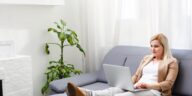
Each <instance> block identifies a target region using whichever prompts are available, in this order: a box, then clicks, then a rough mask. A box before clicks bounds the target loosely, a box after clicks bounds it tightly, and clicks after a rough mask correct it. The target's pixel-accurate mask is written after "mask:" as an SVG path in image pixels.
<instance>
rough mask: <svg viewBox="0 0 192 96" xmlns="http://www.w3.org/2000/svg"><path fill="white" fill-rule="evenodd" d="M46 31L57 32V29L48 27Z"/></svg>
mask: <svg viewBox="0 0 192 96" xmlns="http://www.w3.org/2000/svg"><path fill="white" fill-rule="evenodd" d="M48 32H55V33H58V32H59V31H58V30H57V29H55V28H48Z"/></svg>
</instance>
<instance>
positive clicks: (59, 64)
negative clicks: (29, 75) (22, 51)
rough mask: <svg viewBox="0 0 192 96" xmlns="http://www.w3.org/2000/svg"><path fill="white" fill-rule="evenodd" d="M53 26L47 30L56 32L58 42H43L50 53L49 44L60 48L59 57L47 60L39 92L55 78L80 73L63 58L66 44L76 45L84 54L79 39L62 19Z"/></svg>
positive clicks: (45, 90)
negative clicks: (47, 64) (44, 81)
mask: <svg viewBox="0 0 192 96" xmlns="http://www.w3.org/2000/svg"><path fill="white" fill-rule="evenodd" d="M55 25H56V26H55V27H50V28H48V32H53V33H56V35H57V37H58V39H59V41H60V42H59V43H46V44H45V53H46V54H48V55H49V54H50V51H49V45H56V46H58V47H59V48H60V50H61V51H60V58H59V60H52V61H49V66H48V68H47V70H46V72H45V75H46V79H47V80H46V83H45V85H44V86H43V87H42V89H41V93H42V94H45V93H47V90H48V87H49V83H50V82H51V81H53V80H56V79H61V78H67V77H70V76H71V74H80V73H81V71H80V70H77V69H75V68H74V65H73V64H66V63H65V62H64V58H63V51H64V48H65V47H67V46H72V47H76V48H78V49H79V50H80V52H82V53H83V54H84V55H85V52H84V50H83V49H82V47H81V46H80V44H79V39H78V36H77V34H76V32H75V31H74V30H72V29H69V28H68V27H67V25H66V23H65V22H64V21H63V20H60V22H55Z"/></svg>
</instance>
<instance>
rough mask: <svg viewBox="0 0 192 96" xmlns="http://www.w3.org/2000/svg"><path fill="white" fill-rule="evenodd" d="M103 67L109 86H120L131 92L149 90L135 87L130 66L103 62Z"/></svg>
mask: <svg viewBox="0 0 192 96" xmlns="http://www.w3.org/2000/svg"><path fill="white" fill-rule="evenodd" d="M103 68H104V72H105V76H106V79H107V81H108V84H109V86H112V87H119V88H121V89H123V90H128V91H131V92H137V91H144V90H148V89H135V88H134V84H133V82H132V79H131V77H132V76H131V72H130V69H129V67H125V66H118V65H111V64H103Z"/></svg>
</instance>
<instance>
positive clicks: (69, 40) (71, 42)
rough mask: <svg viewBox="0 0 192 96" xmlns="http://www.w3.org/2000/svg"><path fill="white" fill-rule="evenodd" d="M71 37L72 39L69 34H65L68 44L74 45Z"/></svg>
mask: <svg viewBox="0 0 192 96" xmlns="http://www.w3.org/2000/svg"><path fill="white" fill-rule="evenodd" d="M72 39H73V38H72V37H71V35H68V36H67V41H68V43H69V44H70V45H74V44H73V40H72Z"/></svg>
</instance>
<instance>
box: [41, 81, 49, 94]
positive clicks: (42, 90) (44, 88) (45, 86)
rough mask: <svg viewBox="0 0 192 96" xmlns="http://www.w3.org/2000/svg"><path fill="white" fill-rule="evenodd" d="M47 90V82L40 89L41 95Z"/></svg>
mask: <svg viewBox="0 0 192 96" xmlns="http://www.w3.org/2000/svg"><path fill="white" fill-rule="evenodd" d="M48 88H49V82H46V83H45V85H44V86H43V88H42V89H41V93H42V94H45V93H46V92H47V89H48Z"/></svg>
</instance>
